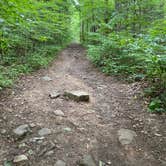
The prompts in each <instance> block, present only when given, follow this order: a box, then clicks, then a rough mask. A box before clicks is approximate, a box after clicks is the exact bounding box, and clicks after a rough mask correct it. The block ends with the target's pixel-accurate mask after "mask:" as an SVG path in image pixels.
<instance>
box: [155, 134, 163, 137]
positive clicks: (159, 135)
mask: <svg viewBox="0 0 166 166" xmlns="http://www.w3.org/2000/svg"><path fill="white" fill-rule="evenodd" d="M154 135H155V136H157V137H162V135H161V134H158V133H155V134H154Z"/></svg>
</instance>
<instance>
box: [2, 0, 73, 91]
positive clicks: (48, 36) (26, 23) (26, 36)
mask: <svg viewBox="0 0 166 166" xmlns="http://www.w3.org/2000/svg"><path fill="white" fill-rule="evenodd" d="M71 9H72V8H71V2H70V0H65V1H62V0H58V1H54V0H50V1H37V0H30V1H29V0H10V1H9V0H1V1H0V10H1V13H0V66H1V67H0V87H1V88H4V87H9V86H11V85H12V83H13V81H14V80H15V79H16V78H18V76H19V75H21V74H24V73H28V72H30V71H33V70H36V69H39V68H41V67H46V66H47V65H48V63H49V62H51V61H52V60H53V58H54V57H55V55H56V52H57V51H59V50H60V48H62V47H63V46H64V45H66V44H67V43H68V42H69V41H70V28H69V24H70V21H71Z"/></svg>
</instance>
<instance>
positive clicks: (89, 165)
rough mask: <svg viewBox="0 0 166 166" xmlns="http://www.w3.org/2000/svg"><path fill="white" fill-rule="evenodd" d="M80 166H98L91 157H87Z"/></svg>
mask: <svg viewBox="0 0 166 166" xmlns="http://www.w3.org/2000/svg"><path fill="white" fill-rule="evenodd" d="M79 165H80V166H96V164H95V162H94V160H93V158H92V156H91V155H85V156H84V157H83V159H82V160H81V161H80V163H79Z"/></svg>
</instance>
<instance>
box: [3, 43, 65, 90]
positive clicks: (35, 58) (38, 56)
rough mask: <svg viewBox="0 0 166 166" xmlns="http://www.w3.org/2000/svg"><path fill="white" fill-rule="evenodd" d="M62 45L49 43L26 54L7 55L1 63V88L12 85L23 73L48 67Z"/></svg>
mask: <svg viewBox="0 0 166 166" xmlns="http://www.w3.org/2000/svg"><path fill="white" fill-rule="evenodd" d="M60 49H62V47H55V46H54V45H48V46H45V47H44V48H40V47H39V48H38V49H37V50H36V51H35V52H29V53H28V54H27V55H26V56H19V57H17V56H16V57H15V56H13V55H8V56H5V58H4V59H3V61H1V64H0V89H3V88H6V87H11V86H12V85H13V83H14V81H15V80H16V79H17V78H18V77H19V76H21V75H23V74H28V73H30V72H33V71H35V70H38V69H40V68H46V67H47V66H48V65H49V64H50V63H51V62H52V61H53V60H54V59H55V58H56V55H57V53H58V51H59V50H60Z"/></svg>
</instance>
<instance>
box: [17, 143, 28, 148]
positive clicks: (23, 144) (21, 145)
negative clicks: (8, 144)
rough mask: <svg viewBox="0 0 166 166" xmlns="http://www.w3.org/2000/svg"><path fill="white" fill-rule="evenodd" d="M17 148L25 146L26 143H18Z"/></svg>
mask: <svg viewBox="0 0 166 166" xmlns="http://www.w3.org/2000/svg"><path fill="white" fill-rule="evenodd" d="M18 147H19V148H23V147H26V143H22V144H20V145H18Z"/></svg>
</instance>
